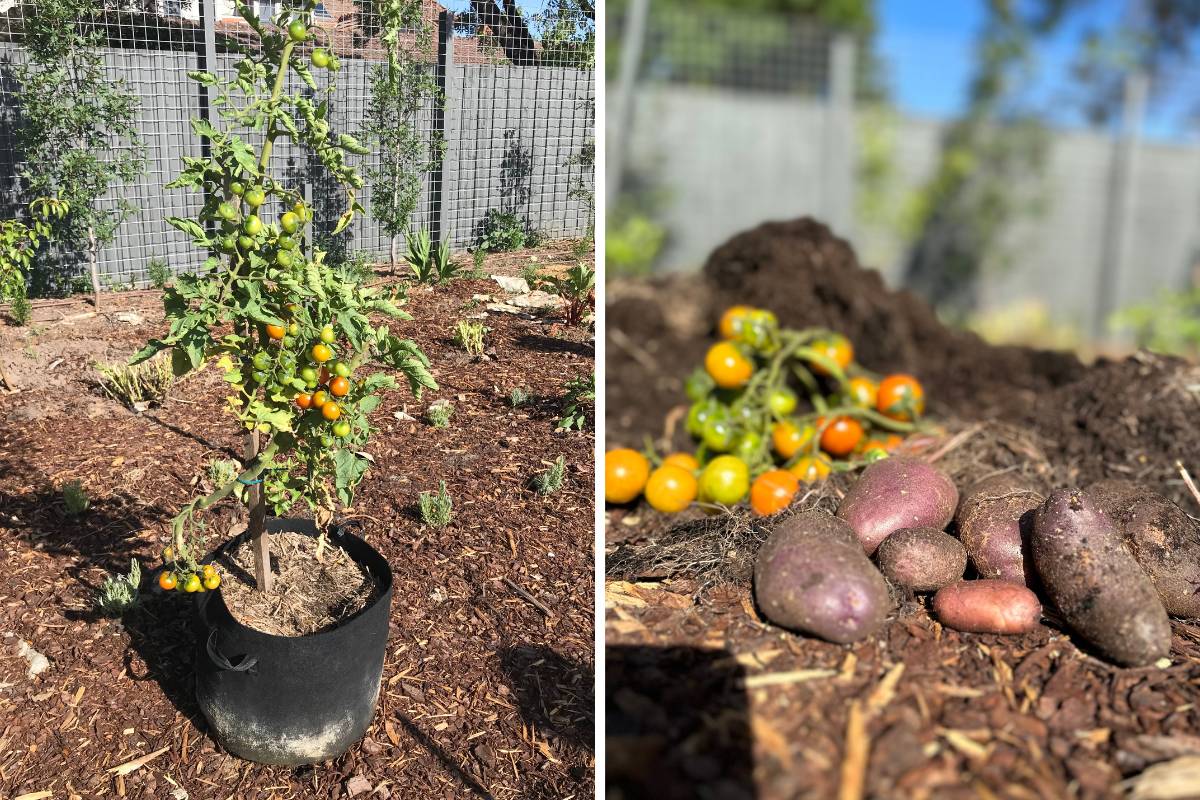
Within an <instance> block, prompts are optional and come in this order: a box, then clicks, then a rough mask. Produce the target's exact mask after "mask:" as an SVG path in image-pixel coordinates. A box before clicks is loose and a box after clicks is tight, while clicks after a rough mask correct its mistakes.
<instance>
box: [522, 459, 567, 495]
mask: <svg viewBox="0 0 1200 800" xmlns="http://www.w3.org/2000/svg"><path fill="white" fill-rule="evenodd" d="M566 470H567V459H566V458H565V457H563V456H559V457H558V458H556V459H554V463H553V464H551V465H550V469H548V470H546V471H544V472H539V473H537V474H536V475H534V476H533V480H532V481H531V483H532V484H533V490H534V491H535V492H537V493H538V494H540V495H542V496H545V495H549V494H554V493H555V492H557V491H558V490H559V489H561V488H562V485H563V476H564V475H565V474H566Z"/></svg>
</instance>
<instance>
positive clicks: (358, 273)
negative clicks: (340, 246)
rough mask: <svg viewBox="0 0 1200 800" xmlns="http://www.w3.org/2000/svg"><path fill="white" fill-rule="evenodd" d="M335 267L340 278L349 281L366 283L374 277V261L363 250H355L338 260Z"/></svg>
mask: <svg viewBox="0 0 1200 800" xmlns="http://www.w3.org/2000/svg"><path fill="white" fill-rule="evenodd" d="M335 267H336V268H337V271H338V272H339V273H340V274H341V276H342V279H343V280H346V281H349V282H350V283H366V282H367V281H369V280H371V279H372V278H374V277H375V262H374V261H373V260H372V259H371V256H370V255H369V254H368V253H366V252H365V251H363V250H356V251H354V252H353V253H350V254H349V255H348V256H346V258H344V259H342V260H341V261H340V262H338V263H337V264H336V265H335Z"/></svg>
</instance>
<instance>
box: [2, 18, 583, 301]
mask: <svg viewBox="0 0 1200 800" xmlns="http://www.w3.org/2000/svg"><path fill="white" fill-rule="evenodd" d="M251 5H252V7H253V9H254V10H255V11H256V12H257V13H258V14H259V16H261V17H262V18H263V19H269V18H270V17H271V15H272V14H273V13H275V12H276V11H278V10H279V3H277V2H262V0H255V2H253V3H252V4H251ZM505 5H506V6H507V8H506V9H500V7H499V5H498V4H496V3H490V4H489V3H483V4H478V8H481V9H487V8H488V7H490V8H491V9H493V10H491V11H488V10H483V11H479V10H476V8H477V7H476V4H472V6H471V9H472V10H469V11H466V12H465V13H460V14H459V15H457V16H456V15H455V14H454V13H453V12H451V11H448V10H447V9H446V8H444V7H443V6H441V5H440V4H438V3H437V2H434V1H433V0H419V15H420V16H419V20H417V19H414V20H413V21H412V23H411V25H409V26H407V27H405V29H404V30H403V31H402V33H401V35H400V36H399V44H398V47H399V48H401V49H403V51H404V54H405V58H406V59H407V61H408V63H411V64H412V65H413V72H412V76H413V77H414V80H418V81H428V83H429V90H428V91H426V92H425V93H424V95H423V96H418V97H417V101H416V104H415V107H414V109H413V111H412V112H411V113H410V114H408V117H409V119H408V120H407V124H408V125H410V126H411V128H412V132H413V135H414V137H415V141H416V144H417V146H418V149H419V150H421V151H422V152H420V153H417V154H415V155H413V154H410V161H412V163H411V164H410V167H409V168H410V171H415V173H416V179H417V180H419V191H418V196H417V199H416V202H415V206H414V207H413V208H412V210H411V214H410V216H409V220H408V221H409V223H410V224H411V227H412V229H414V230H417V229H428V230H430V231H431V233H432V235H433V239H434V241H435V243H436V242H438V241H441V240H442V239H444V240H446V241H448V242H449V243H450V244H451V246H452V247H453V248H455V249H461V248H465V247H473V246H476V245H477V244H479V242H480V241H481V239H482V238H483V236H484V235H485V234H486V230H485V228H486V227H487V226H488V225H490V224H493V223H495V220H494V219H493V220H491V221H490V222H489V219H490V218H491V217H492V216H496V217H497V218H498V219H500V220H501V221H502V222H503V224H507V225H510V226H512V225H516V226H518V227H520V228H521V229H522V230H521V232H522V233H524V234H525V237H524V239H525V241H536V239H538V238H574V237H583V236H587V235H590V232H591V229H592V220H593V217H594V213H593V209H592V201H591V196H592V186H593V182H594V181H593V163H594V158H593V147H594V145H593V142H594V131H593V128H594V121H595V91H596V88H595V74H594V69H593V63H594V57H593V54H592V53H591V50H590V44H589V41H590V38H591V36H592V32H591V31H584V30H582V28H580V27H579V26H580V25H582V24H584V23H586V22H587V21H582V22H581V21H580V20H579V19H569V20H565V21H564V20H563V19H554V20H551V23H552V24H558V25H560V27H561V26H562V25H567V26H568V27H570V26H575V27H573V28H571V29H570V30H569V31H568V32H567V34H565V35H561V34H560V40H565V43H564V41H557V42H556V43H548V42H546V41H544V40H543V39H541V38H539V37H538V35H537V34H538V32H539V30H538V28H537V27H535V22H534V20H531V19H530V20H527V19H526V18H520V25H519V26H514V25H513V24H512V23H513V22H514V17H513V16H511V15H512V14H513V13H514V10H513V7H512V6H511V4H505ZM49 6H55V7H56V9H55V10H57V11H59V12H60V13H61V11H62V10H63V9H64V8H66V9H67V10H76V11H77V12H79V16H78V17H77V18H76V19H75V20H74V28H75V33H76V34H78V35H79V36H80V37H82V40H83V41H86V42H88V43H90V44H91V45H94V49H95V51H96V52H97V53H98V55H99V57H100V58H101V59H102V63H103V72H104V76H103V80H104V81H105V82H107V88H106V89H105V91H113V92H115V93H117V94H119V95H121V96H124V97H127V98H129V100H130V102H131V105H132V109H133V114H132V120H131V123H132V129H133V131H132V133H131V135H129V136H118V135H111V136H101V137H100V138H101V139H102V141H99V142H98V143H94V144H96V145H97V149H98V150H100V151H105V150H107V151H108V152H107V155H104V154H102V155H101V158H102V159H103V158H106V157H107V158H114V157H115V154H120V153H121V151H123V150H135V151H136V152H134V153H132V154H129V153H126V155H132V161H133V162H134V163H135V166H136V174H134V175H131V176H129V178H128V179H125V180H117V181H114V182H113V183H112V185H111V187H110V188H109V189H108V190H107V191H105V192H104V193H103V194H102V195H101V196H100V197H99V198H98V199H97V200H96V206H97V207H98V208H99V209H100V210H101V211H102V212H104V213H111V214H112V215H113V216H112V218H113V219H114V220H116V221H117V224H116V227H115V229H114V230H113V231H112V232H111V235H110V236H107V237H104V239H105V240H102V241H101V242H100V244H99V247H98V248H97V256H98V262H99V264H98V266H99V271H100V275H101V282H102V284H104V285H107V286H109V287H113V288H122V287H133V286H144V285H146V284H147V281H148V274H147V267H148V266H149V265H150V264H151V262H154V261H159V262H165V265H166V267H167V268H168V270H169V271H170V272H176V273H177V272H181V271H186V270H195V269H197V268H198V267H199V266H200V265H201V264H202V263H203V260H204V257H205V254H204V253H203V252H200V251H197V249H196V248H195V247H194V246H192V244H191V243H190V241H189V240H188V238H187V237H186V236H184V235H183V234H182V233H180V232H179V231H177V230H175V229H174V228H172V227H171V226H170V225H168V224H167V223H166V221H165V220H166V218H167V217H169V216H183V217H188V216H194V215H195V214H196V213H197V212H198V211H199V207H200V205H201V203H202V198H201V197H200V195H198V194H197V193H195V192H191V191H186V190H178V189H165V188H164V184H166V183H168V182H169V181H171V180H172V179H173V178H175V177H176V176H177V175H178V174H179V172H180V170H181V168H182V166H183V162H182V158H183V157H184V156H199V155H201V143H200V140H199V139H198V137H197V136H196V135H195V134H194V133H193V131H192V129H191V127H190V121H191V120H192V119H194V118H199V117H202V116H204V115H205V114H209V116H210V117H211V118H212V119H213V120H214V122H215V123H216V124H218V126H220V125H221V122H220V119H219V116H218V114H217V112H216V111H211V112H210V111H209V109H210V108H211V103H212V97H210V96H208V94H207V93H206V90H205V89H204V88H203V87H201V86H200V85H198V84H197V83H196V82H195V81H193V80H191V79H189V78H188V72H190V71H194V70H209V71H211V72H214V73H216V74H218V75H219V76H220V77H222V78H228V77H231V76H233V75H234V74H236V68H237V64H238V62H239V61H240V60H241V55H240V53H239V52H238V51H237V47H238V45H239V44H241V45H243V46H252V45H253V43H254V42H255V41H256V39H255V37H254V35H253V34H252V31H251V30H250V28H249V26H248V25H247V24H246V23H245V22H244V21H243V20H242V19H240V18H239V17H238V16H237V14H236V11H235V9H234V8H233V3H232V2H228V0H184V1H183V2H180V1H179V0H165V2H156V1H155V0H139V2H106V0H51V2H49V3H41V2H39V3H24V4H22V3H13V2H11V0H8V1H7V2H0V214H3V215H5V216H4V218H14V217H17V218H21V217H22V215H23V212H25V208H24V207H25V205H26V204H27V203H28V202H29V201H30V200H31V199H33V197H32V194H31V191H30V176H31V175H36V174H37V173H38V172H39V169H40V168H39V165H38V164H36V163H30V160H29V158H28V157H27V154H26V153H25V152H23V147H22V139H21V135H20V131H21V128H22V126H23V125H24V124H25V122H26V116H27V114H26V112H25V109H23V108H22V106H21V97H22V83H21V77H22V75H23V74H25V73H23V72H22V67H23V65H26V64H28V63H29V62H30V57H29V53H28V47H27V44H28V42H27V41H26V38H27V36H29V35H32V31H34V30H35V28H36V15H38V14H39V13H45V11H46V9H47V8H48V7H49ZM517 13H518V14H519V12H517ZM489 14H490V15H491V16H490V17H489ZM576 16H578V11H577V10H576ZM379 24H380V21H379V17H378V15H377V14H375V12H374V11H373V4H372V3H371V2H367V1H357V2H350V1H348V0H326V1H325V2H322V3H320V4H318V6H317V11H316V14H315V18H314V29H315V34H314V39H313V44H314V45H316V46H323V47H325V48H327V49H328V50H329V51H331V52H332V53H334V54H335V55H336V56H337V58H338V59H339V61H340V70H339V71H338V72H337V73H332V74H331V78H332V80H334V81H335V82H336V84H337V87H338V91H337V93H336V94H335V95H334V99H333V104H334V105H333V107H332V109H331V111H332V113H331V123H332V126H333V128H334V132H335V133H349V134H353V135H355V136H357V137H358V138H359V139H360V140H363V141H364V142H366V143H367V144H368V146H371V147H372V152H371V153H370V154H369V155H366V156H363V157H359V158H355V157H352V158H351V161H352V163H355V162H356V166H358V167H359V169H360V172H361V173H362V174H363V175H364V178H366V180H367V185H366V187H365V188H364V190H363V191H362V192H361V198H362V200H363V203H364V205H365V206H366V208H367V211H366V213H365V214H362V215H360V216H358V217H357V219H356V221H355V223H354V224H353V226H352V227H351V228H350V229H349V230H348V232H345V233H343V234H341V235H340V236H339V237H337V239H336V240H334V239H333V238H331V237H330V236H329V232H330V231H332V229H333V225H334V224H335V222H336V220H337V217H338V216H339V215H340V214H341V212H342V210H343V208H342V204H343V200H342V199H341V198H339V197H338V196H337V192H335V191H332V190H331V189H329V187H328V185H327V178H326V177H325V176H324V174H323V169H324V168H323V167H321V166H320V165H319V163H315V161H314V162H310V161H309V160H307V158H306V157H305V156H304V155H303V154H301V153H298V152H293V151H292V150H291V149H290V148H289V147H288V144H289V143H286V142H281V143H280V147H279V148H277V151H276V152H277V158H276V162H277V163H278V164H280V165H281V166H284V165H286V167H285V169H286V180H287V181H288V182H289V183H291V184H293V185H296V186H300V187H303V190H304V191H305V193H306V195H307V196H308V197H309V198H310V205H311V206H312V207H313V209H314V214H315V219H314V222H313V227H314V236H315V237H316V239H317V240H318V241H322V240H323V241H322V244H323V245H324V246H325V247H326V248H327V249H330V250H332V251H334V254H335V256H337V257H348V256H349V255H350V254H353V253H361V254H363V255H365V257H366V258H368V259H371V260H387V259H388V257H389V255H390V252H391V250H392V242H393V237H391V236H389V235H388V234H387V233H386V232H385V230H384V228H383V227H382V226H381V223H380V219H379V215H378V214H376V213H375V212H376V209H375V208H374V207H373V198H374V197H375V196H377V189H378V188H379V187H378V186H377V185H375V184H374V183H373V181H381V180H385V179H386V176H381V175H380V174H378V173H377V171H378V170H379V168H380V165H381V161H382V160H383V153H382V152H381V149H382V148H383V147H384V146H383V145H381V144H380V143H379V142H378V141H374V140H373V136H372V135H371V133H370V132H368V130H367V129H368V127H369V123H370V120H369V119H368V116H369V114H370V108H371V106H372V103H373V102H374V101H375V100H376V98H375V97H374V96H373V92H374V91H375V89H374V83H375V80H376V75H377V74H378V70H380V69H381V66H382V65H383V63H384V62H385V60H386V50H385V47H384V45H382V44H381V41H380V30H379ZM531 31H532V33H531ZM309 52H310V49H307V48H306V49H305V50H304V52H303V54H302V57H303V58H305V59H307V58H308V54H309ZM43 71H45V70H44V69H43ZM418 76H419V77H418ZM317 77H318V83H320V84H323V83H324V82H325V80H326V78H325V77H324V76H322V75H318V76H317ZM71 79H72V78H71V76H70V75H68V76H67V80H71ZM289 81H290V85H289V88H290V89H291V90H293V91H302V92H306V91H308V90H307V89H305V87H304V86H303V83H302V81H301V80H300V78H299V77H298V76H297V75H296V74H294V73H293V74H291V75H290V76H289ZM308 93H309V94H312V93H311V92H308ZM335 188H336V187H335ZM385 188H386V187H385ZM121 206H124V208H125V210H124V211H119V210H118V209H119V208H120V207H121ZM396 241H397V242H398V243H399V250H400V252H401V253H402V252H403V250H404V243H403V235H400V236H398V237H396ZM86 249H87V248H86V246H85V247H83V248H81V247H79V246H75V247H70V246H64V244H63V243H62V242H61V241H59V242H56V246H55V247H54V248H51V249H48V250H47V252H46V253H45V254H44V255H43V254H40V258H41V260H42V261H43V262H44V263H42V264H40V265H39V269H38V270H36V271H35V284H39V285H37V286H35V287H34V289H35V291H36V292H38V293H41V294H56V293H60V292H62V291H67V290H70V289H72V288H80V287H79V286H78V284H79V277H78V276H80V275H81V273H83V272H84V271H85V270H86V261H87V255H86V253H84V252H83V251H84V250H86Z"/></svg>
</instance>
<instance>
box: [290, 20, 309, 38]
mask: <svg viewBox="0 0 1200 800" xmlns="http://www.w3.org/2000/svg"><path fill="white" fill-rule="evenodd" d="M288 36H289V37H291V40H292V41H293V42H303V41H304V40H305V39H307V38H308V26H307V25H305V24H304V20H302V19H294V20H292V24H291V25H288Z"/></svg>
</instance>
